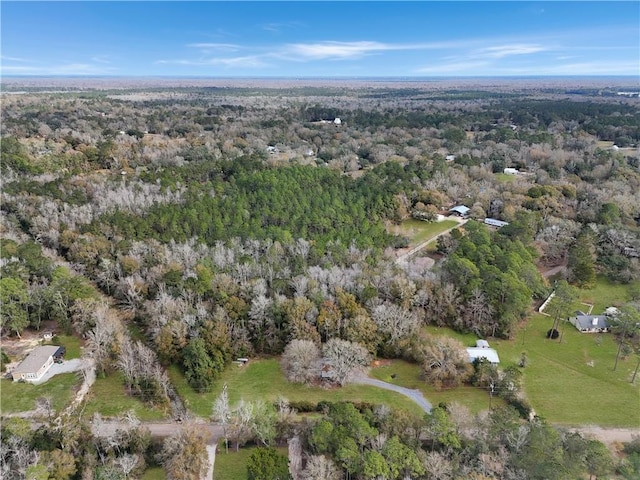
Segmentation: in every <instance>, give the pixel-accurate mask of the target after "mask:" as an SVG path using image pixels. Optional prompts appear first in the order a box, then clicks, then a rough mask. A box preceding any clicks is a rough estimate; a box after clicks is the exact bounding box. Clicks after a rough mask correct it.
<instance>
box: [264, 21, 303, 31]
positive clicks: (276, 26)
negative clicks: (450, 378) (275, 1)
mask: <svg viewBox="0 0 640 480" xmlns="http://www.w3.org/2000/svg"><path fill="white" fill-rule="evenodd" d="M302 26H303V24H302V23H300V22H286V23H275V22H272V23H266V24H264V25H262V29H263V30H266V31H267V32H272V33H280V32H281V31H282V30H286V29H290V28H291V29H298V28H301V27H302Z"/></svg>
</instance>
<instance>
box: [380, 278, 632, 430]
mask: <svg viewBox="0 0 640 480" xmlns="http://www.w3.org/2000/svg"><path fill="white" fill-rule="evenodd" d="M627 293H628V289H627V287H625V286H620V285H613V284H611V283H609V282H607V281H604V280H602V279H599V282H598V286H597V287H596V288H594V289H592V290H580V300H581V301H584V302H589V303H591V302H593V303H595V305H597V306H598V307H597V308H594V313H596V312H598V313H600V312H602V311H603V310H604V308H606V307H608V306H611V305H620V304H621V303H624V301H626V300H627V299H628V297H627ZM552 324H553V319H552V318H550V317H547V316H544V315H540V314H535V315H533V316H532V318H531V319H530V320H529V321H528V322H527V325H526V328H524V326H523V328H521V329H520V330H519V331H518V333H517V334H516V337H515V338H514V339H513V340H503V339H489V343H490V345H491V347H492V348H495V349H496V350H497V352H498V354H499V356H500V361H501V366H502V367H503V368H504V367H507V366H509V365H518V363H519V361H520V358H521V355H522V352H526V353H527V358H528V365H527V366H526V367H525V368H524V369H522V373H523V382H524V393H525V395H526V397H527V399H528V401H529V402H530V403H531V405H532V407H533V408H534V410H535V411H536V413H537V414H538V415H540V416H542V417H544V418H546V419H547V420H549V421H550V422H552V423H556V424H564V425H591V424H593V425H601V426H626V427H640V414H638V413H637V412H638V407H640V378H638V379H636V384H635V385H632V384H631V383H630V380H631V378H632V375H633V371H634V369H635V367H636V365H637V357H629V358H628V359H626V360H621V361H620V362H619V364H618V368H617V370H616V371H615V372H614V371H613V366H614V362H615V356H616V351H617V345H616V344H615V342H614V340H613V336H612V335H611V334H600V335H597V334H596V335H594V334H586V333H580V332H578V331H577V330H576V329H575V327H574V326H573V325H571V324H570V323H568V322H566V321H564V322H562V323H561V324H560V332H561V334H562V343H560V342H559V341H558V340H547V339H546V336H545V335H546V332H547V330H549V329H550V328H551V326H552ZM424 330H425V331H427V332H428V333H430V334H435V335H448V336H452V337H454V338H457V339H458V340H460V341H461V342H462V343H463V344H464V345H465V346H471V345H473V344H474V343H475V339H476V337H475V335H473V334H460V333H457V332H454V331H452V330H450V329H447V328H438V327H425V328H424ZM523 340H524V343H523ZM401 365H402V364H400V363H399V362H394V369H398V370H399V372H404V373H398V374H397V378H396V381H397V382H398V384H401V385H403V386H406V387H409V388H414V386H413V385H412V384H411V383H407V381H406V380H403V378H402V377H403V376H406V377H409V379H410V380H409V382H417V381H416V380H415V378H416V373H415V370H416V369H417V366H410V368H409V369H408V370H407V369H406V368H405V369H404V370H403V369H400V368H399V367H400V366H401ZM409 365H410V364H409ZM374 372H375V370H374ZM390 373H391V372H390ZM394 373H395V372H394ZM374 374H375V373H374ZM375 375H376V377H379V378H380V379H381V380H385V381H390V380H389V376H388V375H386V376H385V375H384V374H383V373H382V371H381V372H380V374H375ZM639 377H640V375H639ZM420 389H421V390H422V391H423V392H424V394H425V397H427V398H428V399H429V400H430V401H432V403H434V404H437V403H438V401H439V400H438V398H439V397H438V393H439V392H431V391H429V389H430V387H420ZM463 391H464V389H454V390H451V391H444V392H442V395H443V397H444V398H445V400H443V401H453V400H455V401H457V402H458V403H461V404H463V405H467V406H468V407H470V408H471V410H472V411H477V410H475V409H474V408H473V405H474V403H473V402H474V401H475V399H476V397H474V396H472V395H471V394H468V395H470V397H469V398H470V401H465V400H464V397H463V396H460V397H457V395H458V394H459V393H462V392H463ZM449 396H450V397H451V399H449V398H448V397H449ZM485 398H486V397H485ZM494 400H495V399H494ZM478 401H482V398H481V397H479V398H478ZM470 404H471V406H470ZM493 404H494V405H495V402H494V403H493ZM483 408H486V407H484V406H481V408H480V410H482V409H483Z"/></svg>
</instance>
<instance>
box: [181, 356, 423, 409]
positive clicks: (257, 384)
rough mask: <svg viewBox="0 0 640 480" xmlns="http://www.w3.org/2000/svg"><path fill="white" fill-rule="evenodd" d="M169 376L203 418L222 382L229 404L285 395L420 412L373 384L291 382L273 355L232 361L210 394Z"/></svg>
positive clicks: (295, 397) (296, 398) (191, 407)
mask: <svg viewBox="0 0 640 480" xmlns="http://www.w3.org/2000/svg"><path fill="white" fill-rule="evenodd" d="M169 376H170V378H171V381H172V383H173V385H174V386H175V387H176V389H177V390H178V393H179V394H180V396H181V397H182V398H183V400H185V403H186V404H187V406H188V408H189V409H190V410H191V411H192V412H194V413H195V414H196V415H199V416H202V417H205V418H207V417H209V416H210V415H211V406H212V405H213V402H214V400H215V399H216V397H218V396H219V395H220V393H221V391H222V386H223V385H224V383H226V384H227V385H228V388H229V400H230V402H231V404H232V405H234V404H235V403H236V402H238V401H239V400H240V399H244V400H248V401H252V400H259V399H263V400H266V401H276V400H277V399H278V398H279V397H284V398H286V399H287V400H290V401H299V400H306V401H309V402H319V401H321V400H328V401H332V402H339V401H362V402H370V403H374V404H387V405H392V406H394V407H396V408H402V409H405V410H408V411H411V412H414V413H416V414H421V413H422V412H421V410H420V407H418V405H417V404H416V403H414V402H412V401H411V400H409V399H408V398H406V397H404V396H403V395H400V394H399V393H395V392H390V391H388V390H383V389H380V388H376V387H371V386H367V385H347V386H345V387H342V388H332V389H326V388H321V387H308V386H305V385H300V384H295V383H290V382H288V381H287V380H286V378H285V377H284V375H283V374H282V371H281V370H280V363H279V361H278V359H276V358H269V359H260V360H252V361H251V362H249V364H248V365H246V366H244V367H238V366H237V365H235V364H233V365H231V366H229V367H227V369H226V370H225V371H224V372H223V374H222V377H221V378H220V380H218V381H217V382H216V384H215V386H214V388H213V390H212V391H211V392H209V393H197V392H195V391H194V390H193V389H192V388H191V387H190V386H189V385H188V384H187V382H186V380H185V379H184V376H183V375H182V373H181V372H180V371H179V370H178V369H177V368H175V367H172V368H171V369H170V370H169Z"/></svg>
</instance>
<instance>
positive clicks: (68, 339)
mask: <svg viewBox="0 0 640 480" xmlns="http://www.w3.org/2000/svg"><path fill="white" fill-rule="evenodd" d="M43 345H59V346H61V347H66V349H67V351H66V353H65V354H64V358H65V359H67V360H71V359H73V358H80V356H81V350H80V339H79V338H78V337H74V336H72V335H56V336H55V337H53V339H52V340H51V341H50V342H46V343H44V344H43Z"/></svg>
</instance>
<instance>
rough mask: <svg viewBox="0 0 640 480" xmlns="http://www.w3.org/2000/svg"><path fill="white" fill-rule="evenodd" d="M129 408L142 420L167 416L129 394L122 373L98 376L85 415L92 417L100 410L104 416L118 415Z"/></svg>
mask: <svg viewBox="0 0 640 480" xmlns="http://www.w3.org/2000/svg"><path fill="white" fill-rule="evenodd" d="M129 410H133V411H134V412H135V414H136V415H137V417H138V418H139V419H140V420H145V421H149V420H162V419H163V418H165V414H164V412H162V411H160V410H158V409H150V408H149V407H147V406H146V405H145V404H144V403H143V402H141V401H140V400H138V399H137V398H135V397H132V396H129V395H127V393H126V389H125V387H124V384H123V383H122V379H121V377H120V375H118V374H112V375H109V376H108V377H104V378H102V377H98V378H97V379H96V381H95V383H94V384H93V386H92V387H91V391H90V392H89V395H88V396H87V399H86V401H85V415H88V416H89V417H91V416H93V414H94V413H95V412H99V413H100V415H102V416H103V417H117V416H119V415H122V414H124V413H126V412H128V411H129Z"/></svg>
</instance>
